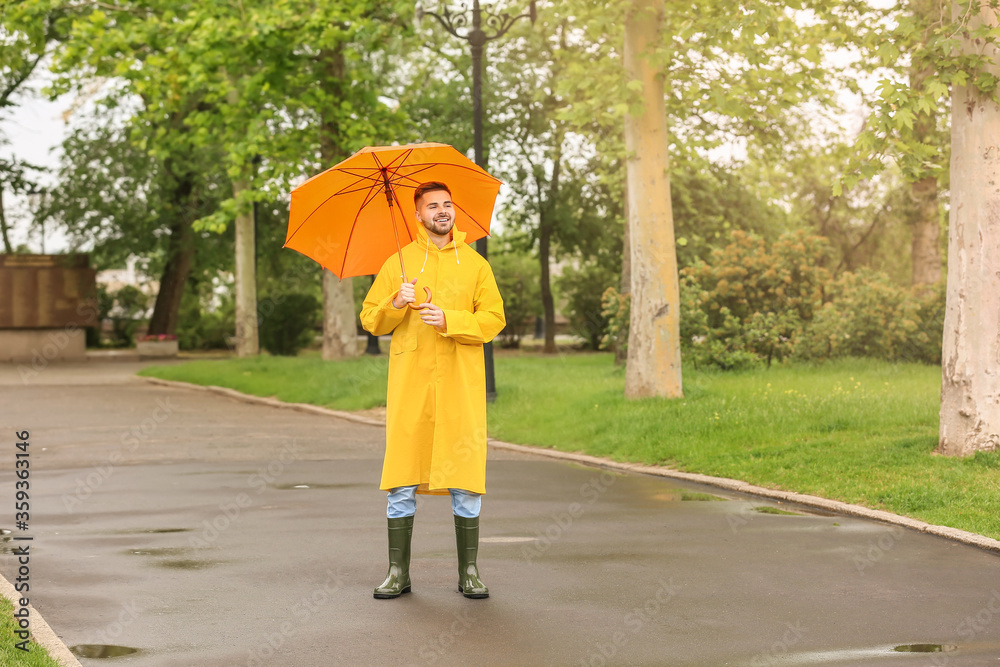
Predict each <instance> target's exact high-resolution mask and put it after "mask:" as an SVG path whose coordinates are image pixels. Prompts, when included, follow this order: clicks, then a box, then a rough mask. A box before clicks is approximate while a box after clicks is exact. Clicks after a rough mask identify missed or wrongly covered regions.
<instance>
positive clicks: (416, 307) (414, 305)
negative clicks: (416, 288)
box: [410, 287, 431, 310]
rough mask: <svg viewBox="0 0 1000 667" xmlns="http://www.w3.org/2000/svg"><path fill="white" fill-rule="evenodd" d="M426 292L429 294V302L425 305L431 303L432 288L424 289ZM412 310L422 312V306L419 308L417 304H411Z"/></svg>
mask: <svg viewBox="0 0 1000 667" xmlns="http://www.w3.org/2000/svg"><path fill="white" fill-rule="evenodd" d="M424 291H425V292H427V300H426V301H424V303H430V302H431V288H430V287H424ZM410 308H412V309H413V310H421V308H420V306H418V305H417V304H415V303H411V304H410Z"/></svg>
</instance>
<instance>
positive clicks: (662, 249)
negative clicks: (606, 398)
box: [624, 0, 683, 398]
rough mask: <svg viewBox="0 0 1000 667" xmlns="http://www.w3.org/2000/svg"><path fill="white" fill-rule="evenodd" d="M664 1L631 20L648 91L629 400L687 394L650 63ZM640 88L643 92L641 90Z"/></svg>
mask: <svg viewBox="0 0 1000 667" xmlns="http://www.w3.org/2000/svg"><path fill="white" fill-rule="evenodd" d="M664 5H665V3H664V2H663V0H635V1H634V2H633V3H632V6H631V8H630V11H629V12H628V14H627V16H626V19H625V48H624V58H625V69H626V71H627V72H628V75H629V78H630V80H631V81H633V82H638V83H639V86H641V90H642V96H643V100H642V102H643V105H642V110H641V112H639V113H635V112H632V111H630V112H629V113H628V114H627V115H626V117H625V146H626V148H627V149H628V151H629V160H628V208H629V219H628V229H629V249H628V250H629V267H630V274H631V277H632V283H631V289H630V293H631V320H630V322H629V341H628V363H627V365H626V367H625V396H626V397H628V398H646V397H651V396H665V397H668V398H677V397H681V396H683V390H682V387H681V345H680V293H679V288H678V281H677V255H676V252H675V250H674V221H673V216H672V212H671V207H670V176H669V173H668V162H669V153H668V138H667V117H666V112H665V110H664V107H663V102H662V101H663V94H664V91H663V75H662V74H661V73H660V72H659V71H658V69H657V67H656V65H654V64H653V63H652V62H650V60H649V56H650V51H651V50H652V49H653V48H654V45H656V44H657V43H658V42H659V40H660V39H662V38H661V35H660V31H661V30H662V25H663V11H664ZM636 88H638V86H637V87H636Z"/></svg>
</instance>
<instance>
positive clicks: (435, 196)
mask: <svg viewBox="0 0 1000 667" xmlns="http://www.w3.org/2000/svg"><path fill="white" fill-rule="evenodd" d="M417 220H419V221H420V223H421V224H422V225H423V226H424V227H425V228H426V229H427V233H428V234H429V235H430V236H431V237H435V236H436V237H445V238H447V236H448V235H449V233H451V228H452V227H453V226H454V225H455V210H454V208H453V207H452V203H451V195H450V194H448V191H447V190H432V191H431V192H426V193H424V195H423V196H422V197H421V198H420V200H419V201H418V202H417Z"/></svg>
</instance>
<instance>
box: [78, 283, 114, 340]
mask: <svg viewBox="0 0 1000 667" xmlns="http://www.w3.org/2000/svg"><path fill="white" fill-rule="evenodd" d="M95 296H96V299H97V324H95V325H94V326H92V327H87V328H86V330H85V331H86V333H85V334H84V335H85V336H86V345H87V347H101V329H102V327H103V325H104V320H106V319H108V316H109V314H110V313H111V308H112V307H113V306H114V305H115V301H114V297H113V296H112V295H111V294H109V293H108V289H107V288H106V287H105V286H104V285H101V284H98V285H97V294H96V295H95Z"/></svg>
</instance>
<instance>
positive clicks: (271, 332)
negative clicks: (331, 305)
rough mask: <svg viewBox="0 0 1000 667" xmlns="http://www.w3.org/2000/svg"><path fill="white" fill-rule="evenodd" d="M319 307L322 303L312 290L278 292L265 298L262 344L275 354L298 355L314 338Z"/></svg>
mask: <svg viewBox="0 0 1000 667" xmlns="http://www.w3.org/2000/svg"><path fill="white" fill-rule="evenodd" d="M268 304H269V307H265V306H267V305H268ZM319 310H320V303H319V301H318V300H317V299H316V297H314V296H312V295H311V294H278V295H275V296H274V297H273V298H271V299H270V300H269V301H266V302H265V301H262V302H261V309H260V317H259V318H258V319H259V322H260V345H261V347H263V348H264V349H265V350H267V351H268V352H270V353H271V354H274V355H281V356H289V357H294V356H295V355H296V354H298V352H299V350H301V349H302V348H304V347H306V346H307V345H309V344H310V343H311V342H312V340H313V337H314V335H315V334H314V329H315V327H316V324H317V321H316V320H317V317H318V315H319Z"/></svg>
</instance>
